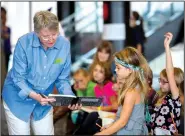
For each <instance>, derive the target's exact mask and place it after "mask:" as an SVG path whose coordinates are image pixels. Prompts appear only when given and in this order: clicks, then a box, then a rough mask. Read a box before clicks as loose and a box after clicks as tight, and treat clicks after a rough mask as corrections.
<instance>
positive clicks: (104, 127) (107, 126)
mask: <svg viewBox="0 0 185 136" xmlns="http://www.w3.org/2000/svg"><path fill="white" fill-rule="evenodd" d="M111 125H112V123H111V124H108V125H105V126H103V127H101V129H100V131H103V130H105V129H107V128H109V127H110V126H111Z"/></svg>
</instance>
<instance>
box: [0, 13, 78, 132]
mask: <svg viewBox="0 0 185 136" xmlns="http://www.w3.org/2000/svg"><path fill="white" fill-rule="evenodd" d="M33 20H34V32H31V33H28V34H25V35H23V36H22V37H20V38H19V39H18V42H17V44H16V47H15V52H14V57H13V67H12V69H11V70H10V71H9V73H8V75H7V77H6V81H5V83H4V87H3V93H2V96H3V100H4V101H3V103H4V109H5V115H6V119H7V124H8V130H9V134H10V135H21V134H22V135H29V134H30V125H31V126H32V128H33V132H34V134H36V135H42V134H44V135H54V127H53V108H52V107H51V106H50V105H49V104H48V102H53V101H55V100H54V99H51V98H42V97H41V95H40V94H39V93H42V94H44V95H46V96H47V95H48V94H49V93H51V92H52V91H53V87H54V85H56V87H57V89H58V91H59V92H60V93H63V94H71V95H73V93H72V91H71V87H70V83H69V74H70V65H71V55H70V43H69V42H68V41H67V40H66V39H65V38H64V37H62V36H61V35H59V22H58V18H57V17H56V16H55V15H54V14H52V13H51V12H49V11H40V12H37V13H36V14H35V16H34V19H33ZM69 108H70V109H72V110H73V109H77V108H79V107H78V105H76V106H75V105H73V106H72V107H71V106H69Z"/></svg>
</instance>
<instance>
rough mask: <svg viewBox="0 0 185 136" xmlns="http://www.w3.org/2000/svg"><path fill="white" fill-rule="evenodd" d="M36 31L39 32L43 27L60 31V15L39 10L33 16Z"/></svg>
mask: <svg viewBox="0 0 185 136" xmlns="http://www.w3.org/2000/svg"><path fill="white" fill-rule="evenodd" d="M33 22H34V31H35V32H37V33H38V32H39V31H40V30H41V29H43V28H48V29H49V30H55V31H59V21H58V17H57V16H56V15H54V14H53V13H51V12H49V11H39V12H37V13H35V16H34V18H33Z"/></svg>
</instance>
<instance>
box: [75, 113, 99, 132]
mask: <svg viewBox="0 0 185 136" xmlns="http://www.w3.org/2000/svg"><path fill="white" fill-rule="evenodd" d="M98 117H99V115H98V112H92V113H89V114H88V115H87V117H86V119H85V120H84V122H83V123H82V124H81V126H80V128H79V129H78V130H77V131H76V132H75V133H74V135H93V134H95V133H97V132H100V128H99V127H98V126H97V125H96V123H98V124H99V125H100V126H102V120H101V119H100V118H98Z"/></svg>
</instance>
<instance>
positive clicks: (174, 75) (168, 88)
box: [151, 33, 184, 135]
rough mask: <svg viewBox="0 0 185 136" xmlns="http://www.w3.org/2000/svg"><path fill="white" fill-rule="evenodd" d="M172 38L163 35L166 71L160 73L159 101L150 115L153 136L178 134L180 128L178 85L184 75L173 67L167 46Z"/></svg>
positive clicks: (179, 94) (169, 34) (170, 35)
mask: <svg viewBox="0 0 185 136" xmlns="http://www.w3.org/2000/svg"><path fill="white" fill-rule="evenodd" d="M172 37H173V35H172V34H171V33H166V34H165V40H164V47H165V51H166V69H163V70H162V71H161V73H160V78H159V83H160V93H159V99H158V100H157V103H156V104H155V105H154V107H153V109H154V110H153V113H152V114H151V127H152V134H153V133H154V134H155V135H158V134H159V133H158V132H168V133H171V135H175V134H177V133H178V128H179V126H180V113H181V101H180V96H181V92H180V84H181V82H182V81H183V80H184V76H183V75H184V74H183V71H182V70H181V69H180V68H174V67H173V63H172V57H171V53H170V46H169V45H170V42H171V40H172Z"/></svg>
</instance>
